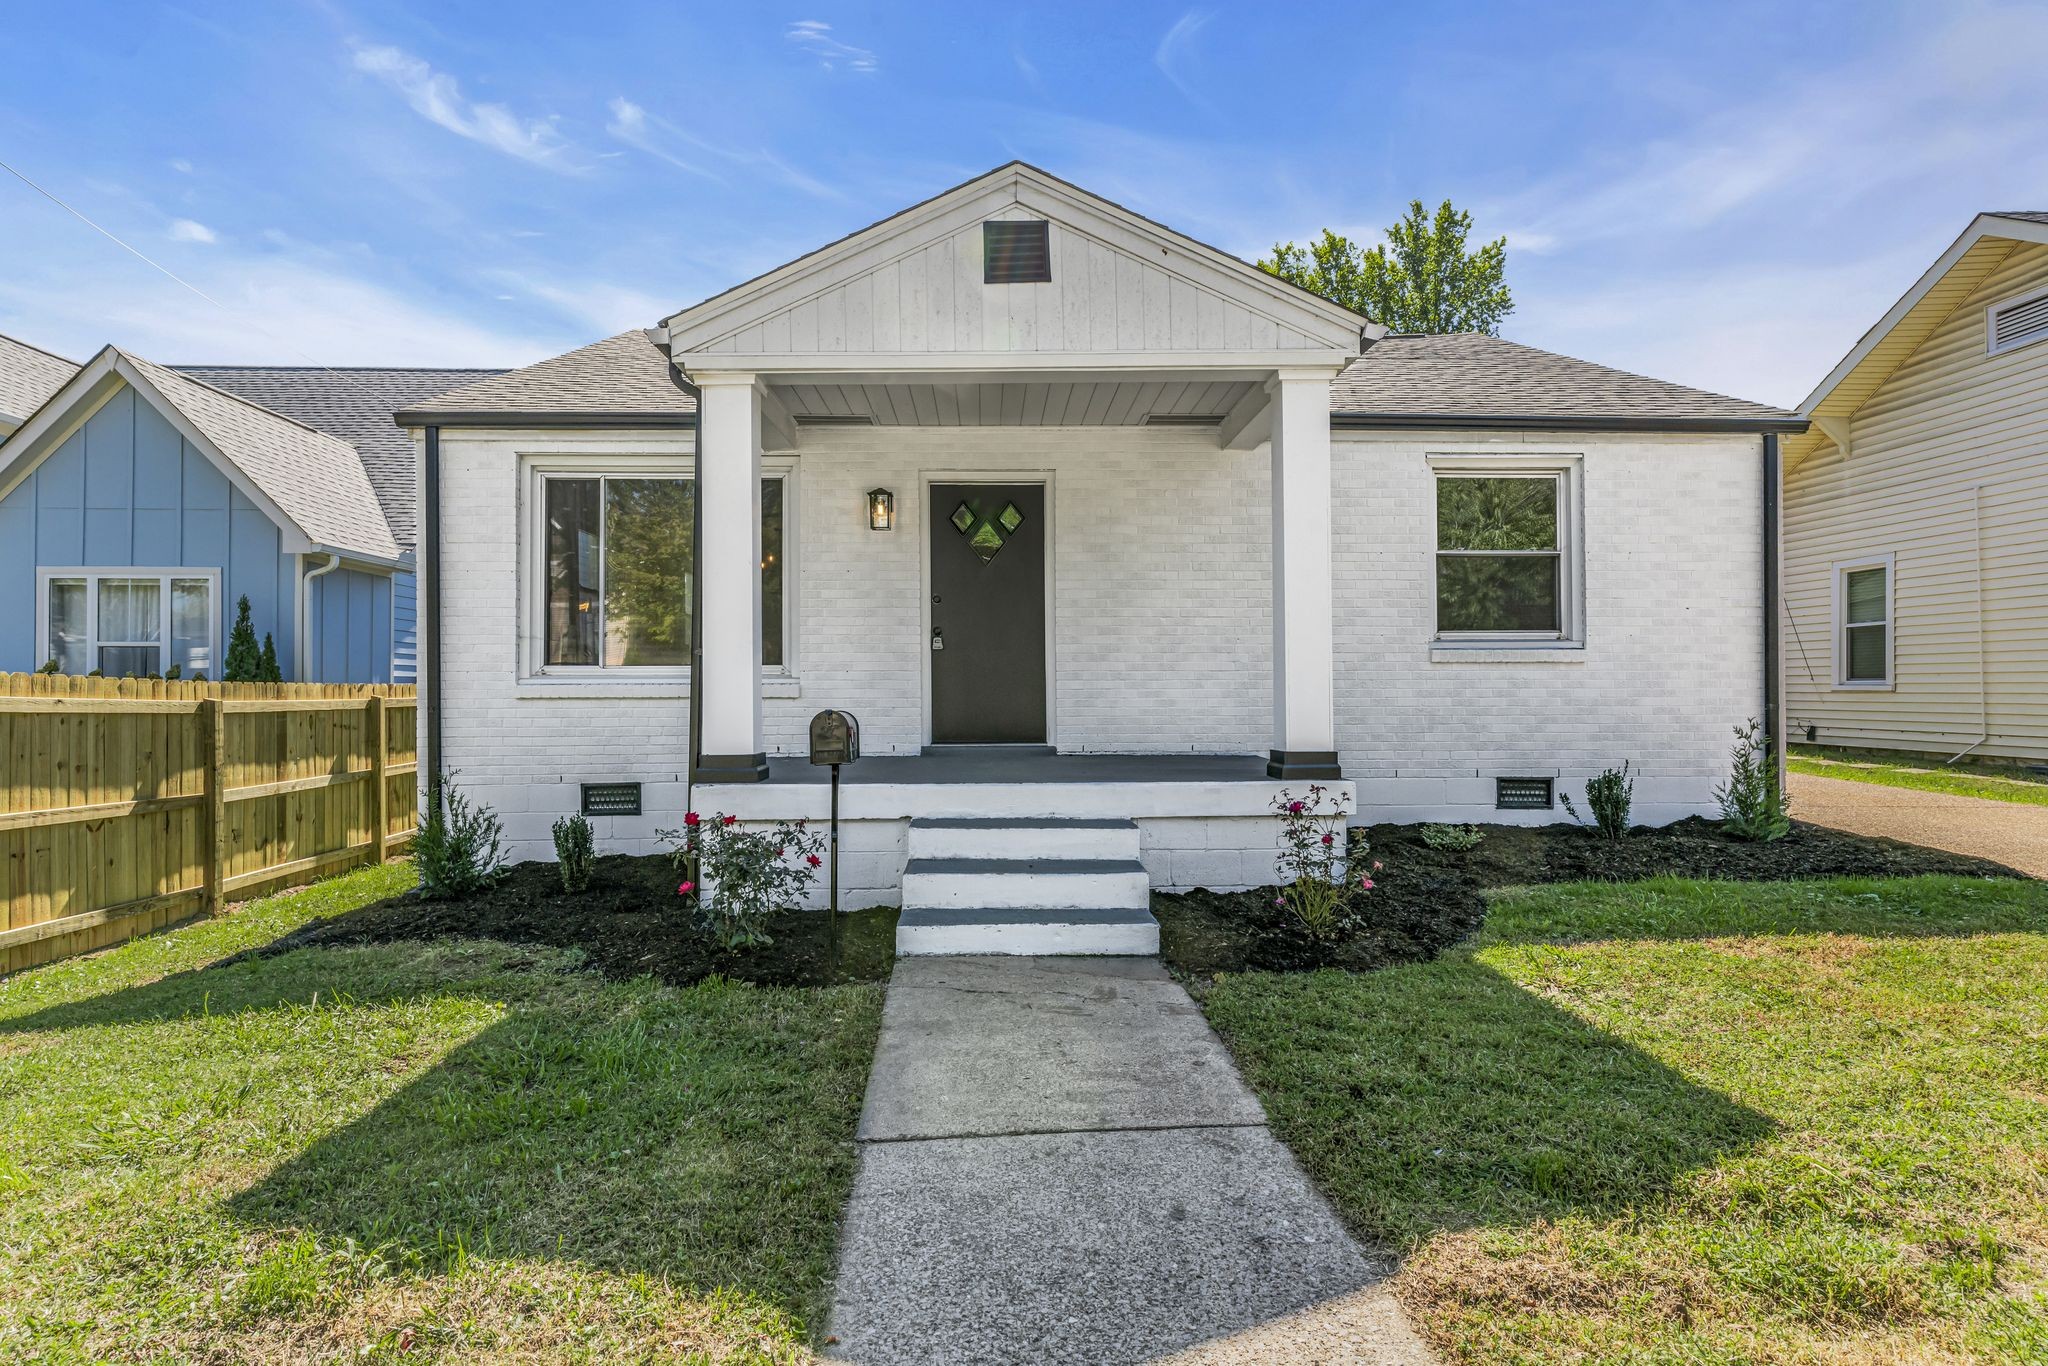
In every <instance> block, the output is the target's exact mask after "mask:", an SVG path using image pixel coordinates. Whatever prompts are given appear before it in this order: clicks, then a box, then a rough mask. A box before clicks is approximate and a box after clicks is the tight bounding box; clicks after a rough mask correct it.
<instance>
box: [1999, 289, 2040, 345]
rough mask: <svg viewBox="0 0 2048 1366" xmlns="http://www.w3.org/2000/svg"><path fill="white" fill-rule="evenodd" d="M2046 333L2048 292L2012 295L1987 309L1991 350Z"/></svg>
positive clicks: (2019, 343) (2028, 340)
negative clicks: (2011, 299)
mask: <svg viewBox="0 0 2048 1366" xmlns="http://www.w3.org/2000/svg"><path fill="white" fill-rule="evenodd" d="M2043 337H2048V294H2036V295H2034V296H2033V297H2031V298H2027V299H2014V300H2013V301H2012V302H2011V303H2009V304H1999V305H1997V306H1995V307H1994V308H1992V310H1991V354H1992V355H1994V356H1995V355H1997V354H1998V353H1999V352H2000V351H2010V350H2012V348H2014V347H2015V346H2025V345H2026V344H2027V343H2028V342H2036V341H2040V340H2041V339H2042V338H2043Z"/></svg>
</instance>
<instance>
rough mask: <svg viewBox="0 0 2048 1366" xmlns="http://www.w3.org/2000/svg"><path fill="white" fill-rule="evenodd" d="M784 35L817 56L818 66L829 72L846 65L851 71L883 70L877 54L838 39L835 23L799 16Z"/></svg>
mask: <svg viewBox="0 0 2048 1366" xmlns="http://www.w3.org/2000/svg"><path fill="white" fill-rule="evenodd" d="M783 36H784V37H786V38H788V39H789V41H790V42H792V43H795V44H796V45H797V46H798V47H800V48H802V49H804V50H805V51H806V52H809V53H810V54H811V55H812V56H814V57H816V58H817V59H818V65H819V66H822V67H824V68H825V69H826V70H827V71H837V70H839V69H840V68H841V67H844V68H845V69H846V70H848V71H859V72H863V73H873V72H875V71H878V70H880V69H881V68H880V64H879V63H878V62H876V60H875V54H874V53H872V52H870V51H869V50H868V49H866V48H864V47H855V46H854V45H853V44H851V43H846V42H841V41H840V40H839V39H837V38H834V37H833V36H832V26H831V25H830V24H828V23H826V22H825V21H824V20H822V19H799V20H797V21H796V22H795V23H793V24H791V25H790V26H789V27H788V29H786V30H785V31H784V33H783Z"/></svg>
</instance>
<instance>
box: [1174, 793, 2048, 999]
mask: <svg viewBox="0 0 2048 1366" xmlns="http://www.w3.org/2000/svg"><path fill="white" fill-rule="evenodd" d="M1479 828H1480V830H1482V831H1483V832H1484V836H1485V837H1484V838H1483V839H1482V840H1481V841H1480V843H1479V845H1478V847H1477V848H1474V849H1471V850H1468V851H1466V852H1464V853H1449V852H1444V851H1439V850H1436V849H1432V848H1430V847H1429V846H1428V845H1427V844H1424V843H1423V842H1422V827H1421V826H1419V825H1375V826H1373V827H1372V828H1371V831H1370V839H1371V843H1372V857H1373V858H1376V859H1378V860H1380V861H1381V862H1382V863H1383V864H1384V865H1385V867H1384V868H1383V869H1382V870H1381V871H1380V872H1379V873H1376V874H1374V878H1375V881H1376V885H1375V887H1374V888H1373V890H1372V892H1371V893H1370V894H1369V895H1368V896H1367V897H1366V899H1365V901H1364V902H1363V903H1362V910H1363V914H1362V915H1361V917H1360V923H1359V924H1358V925H1357V926H1356V927H1355V928H1353V929H1352V930H1351V931H1350V932H1348V933H1346V934H1345V935H1343V936H1341V937H1340V938H1338V939H1337V940H1336V941H1335V942H1330V943H1326V942H1324V941H1321V940H1317V939H1312V938H1310V937H1309V936H1308V934H1307V933H1306V932H1304V931H1303V930H1302V928H1301V922H1300V921H1298V920H1296V919H1295V918H1294V916H1293V915H1292V914H1291V913H1290V912H1289V911H1288V910H1287V909H1286V908H1285V907H1283V906H1279V905H1276V904H1274V903H1275V898H1276V897H1277V896H1278V895H1279V894H1278V892H1277V891H1276V890H1275V889H1273V888H1270V887H1268V888H1263V889H1260V890H1256V891H1250V892H1206V891H1196V892H1188V893H1185V894H1182V895H1167V894H1163V893H1162V894H1155V895H1154V896H1153V898H1152V913H1153V914H1154V915H1155V916H1156V917H1158V920H1159V925H1160V934H1159V938H1160V949H1161V952H1162V953H1163V954H1164V955H1165V957H1166V960H1167V961H1168V962H1169V963H1171V964H1172V965H1173V966H1174V967H1176V968H1179V969H1180V970H1182V971H1184V972H1189V973H1193V974H1196V975H1199V976H1207V975H1212V974H1214V973H1218V972H1243V971H1248V970H1258V971H1270V972H1301V971H1309V970H1313V969H1316V968H1349V969H1352V970H1354V971H1356V970H1364V969H1369V968H1379V967H1390V966H1393V965H1395V964H1399V963H1417V962H1423V961H1426V960H1428V959H1431V958H1434V957H1436V956H1437V955H1438V954H1439V953H1442V952H1443V951H1444V950H1445V949H1447V948H1449V947H1450V946H1451V945H1452V944H1455V943H1457V942H1458V941H1459V940H1461V939H1463V938H1465V937H1466V936H1467V935H1469V934H1471V933H1472V932H1473V931H1474V930H1476V929H1478V928H1479V926H1480V923H1481V922H1482V921H1484V920H1485V918H1486V899H1485V895H1484V893H1485V891H1486V889H1488V888H1494V887H1517V886H1529V885H1532V884H1537V883H1546V882H1638V881H1641V880H1643V879H1644V878H1653V877H1685V878H1722V879H1726V880H1729V881H1735V882H1778V881H1790V880H1798V879H1804V878H1829V877H1873V878H1875V877H1912V876H1916V875H1919V874H1927V873H1943V874H1951V875H1957V876H1963V877H2018V876H2021V874H2019V873H2016V872H2015V871H2014V870H2012V869H2010V868H2007V867H2005V866H2004V865H2003V864H1997V863H1991V862H1988V861H1987V860H1984V859H1978V858H1970V857H1968V856H1966V855H1962V854H1951V853H1947V852H1945V851H1943V850H1939V849H1923V848H1921V847H1919V846H1918V845H1912V844H1902V843H1900V842H1898V841H1896V840H1881V839H1869V838H1866V837H1864V836H1862V835H1851V834H1848V833H1846V832H1844V831H1840V830H1829V829H1825V828H1823V827H1821V826H1814V825H1803V824H1799V823H1797V822H1795V823H1794V824H1793V827H1792V833H1791V834H1789V835H1787V836H1786V837H1785V838H1784V839H1782V840H1777V841H1774V842H1772V843H1770V844H1749V843H1745V842H1743V841H1741V840H1736V839H1731V838H1730V837H1729V836H1727V835H1726V834H1723V833H1722V831H1721V827H1720V826H1719V825H1718V824H1717V823H1715V822H1713V821H1710V820H1707V819H1704V818H1701V817H1693V818H1691V819H1688V820H1683V821H1679V822H1677V823H1676V824H1673V825H1667V826H1662V827H1658V828H1650V827H1646V826H1639V827H1637V828H1636V829H1635V830H1634V831H1632V832H1630V834H1629V837H1628V838H1627V839H1625V840H1622V841H1620V842H1619V843H1613V842H1610V841H1607V840H1603V839H1601V838H1600V837H1599V836H1598V835H1596V834H1594V833H1593V832H1592V831H1590V830H1588V829H1586V828H1585V827H1583V826H1577V825H1546V826H1516V825H1484V826H1481V827H1479Z"/></svg>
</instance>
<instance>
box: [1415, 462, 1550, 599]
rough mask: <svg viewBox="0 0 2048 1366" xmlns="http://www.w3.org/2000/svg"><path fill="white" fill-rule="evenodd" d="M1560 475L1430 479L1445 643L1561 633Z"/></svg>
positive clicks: (1454, 474)
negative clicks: (1433, 492)
mask: <svg viewBox="0 0 2048 1366" xmlns="http://www.w3.org/2000/svg"><path fill="white" fill-rule="evenodd" d="M1568 482H1569V481H1568V479H1567V476H1566V472H1565V471H1563V470H1545V471H1541V472H1530V473H1526V474H1524V473H1513V474H1507V473H1495V472H1490V471H1485V472H1482V471H1473V472H1469V473H1468V472H1465V471H1462V470H1448V469H1443V468H1439V469H1438V471H1437V475H1436V629H1437V634H1438V635H1439V636H1445V637H1488V636H1493V637H1509V638H1531V639H1559V638H1561V637H1563V636H1565V635H1566V634H1567V624H1568V621H1567V619H1568V610H1567V608H1568V604H1567V586H1568V581H1569V565H1568V563H1567V555H1566V552H1567V548H1568V526H1569V519H1568V516H1567V500H1566V496H1565V493H1566V489H1567V487H1568Z"/></svg>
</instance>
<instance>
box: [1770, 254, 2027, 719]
mask: <svg viewBox="0 0 2048 1366" xmlns="http://www.w3.org/2000/svg"><path fill="white" fill-rule="evenodd" d="M2041 289H2048V247H2043V246H2037V245H2033V244H2021V245H2018V246H2016V247H2014V249H2013V250H2012V252H2011V253H2010V254H2009V255H2008V256H2006V257H2005V259H2004V260H2002V261H2001V262H2000V263H1999V265H1998V267H1997V268H1996V269H1995V270H1993V271H1992V272H1991V274H1990V275H1989V276H1988V277H1987V278H1986V279H1985V280H1984V282H1983V283H1982V284H1981V285H1980V286H1979V287H1978V288H1977V289H1976V290H1975V291H1974V292H1973V293H1972V294H1970V295H1969V296H1968V297H1967V298H1965V299H1964V300H1963V301H1962V302H1961V303H1960V304H1959V305H1957V307H1956V308H1955V310H1954V311H1953V312H1952V313H1950V314H1949V316H1948V317H1947V318H1946V319H1944V320H1943V321H1942V322H1941V324H1940V325H1939V326H1938V327H1936V328H1935V330H1934V331H1933V333H1932V334H1931V335H1929V337H1928V338H1927V340H1926V341H1925V342H1924V343H1923V344H1922V345H1921V346H1920V347H1919V348H1918V349H1917V350H1916V351H1915V352H1914V353H1913V354H1912V355H1911V356H1909V357H1907V358H1906V360H1905V361H1904V362H1903V363H1901V364H1900V365H1899V367H1898V368H1897V369H1896V370H1895V371H1894V372H1893V373H1892V374H1891V375H1890V376H1889V377H1887V378H1886V380H1885V382H1884V383H1883V384H1882V385H1881V386H1880V387H1879V388H1878V389H1877V390H1876V391H1875V392H1874V393H1873V394H1872V395H1871V396H1870V398H1869V399H1868V400H1867V401H1866V402H1865V403H1864V404H1863V406H1862V407H1861V408H1860V409H1858V410H1857V411H1856V413H1855V414H1854V416H1853V419H1852V427H1851V435H1850V441H1849V445H1850V454H1849V456H1848V457H1847V458H1844V456H1843V455H1842V453H1841V451H1840V450H1838V449H1837V448H1836V447H1835V445H1834V444H1833V443H1832V442H1825V443H1821V444H1819V445H1817V446H1816V447H1815V448H1814V449H1813V450H1812V452H1811V454H1809V455H1806V456H1805V457H1804V458H1802V459H1798V460H1795V461H1793V462H1792V463H1791V464H1790V465H1789V466H1788V468H1787V470H1786V475H1785V583H1784V603H1785V618H1786V621H1785V624H1786V627H1787V629H1786V633H1785V673H1786V714H1787V718H1788V720H1789V722H1790V725H1791V732H1792V736H1793V738H1794V739H1798V738H1801V736H1802V732H1803V728H1804V727H1806V726H1808V725H1813V726H1818V727H1819V738H1820V739H1821V740H1822V741H1823V742H1827V743H1833V744H1844V745H1869V746H1885V747H1898V748H1908V749H1922V750H1938V751H1945V752H1950V753H1952V752H1955V751H1958V750H1961V749H1963V748H1965V747H1966V746H1969V745H1971V744H1974V743H1975V742H1976V741H1977V740H1978V739H1979V737H1980V735H1981V734H1982V729H1983V727H1984V724H1985V715H1986V711H1987V705H1986V699H1988V718H1989V730H1990V732H1991V738H1990V740H1989V741H1988V742H1987V743H1985V744H1983V745H1982V746H1980V747H1979V748H1978V749H1977V750H1976V751H1975V752H1976V753H1979V754H1985V755H2005V756H2016V757H2022V758H2029V759H2048V341H2043V342H2036V343H2033V344H2031V345H2028V346H2023V347H2019V348H2015V349H2013V350H2009V351H2006V352H2004V353H2003V354H2001V355H1996V356H1993V355H1988V354H1986V346H1985V308H1986V306H1987V305H1989V304H1992V303H1995V302H1999V301H2002V300H2006V299H2009V298H2011V297H2013V296H2015V295H2020V294H2024V293H2028V292H2031V291H2034V290H2041ZM1980 487H1981V490H1982V505H1983V513H1982V548H1983V549H1982V557H1981V562H1980V556H1979V547H1978V542H1979V532H1978V527H1977V517H1976V506H1975V504H1976V499H1977V496H1978V490H1979V489H1980ZM1885 554H1890V555H1893V556H1895V557H1896V565H1895V569H1894V574H1895V579H1894V583H1893V590H1892V591H1893V628H1892V629H1893V631H1894V645H1893V649H1894V665H1893V683H1894V686H1893V688H1892V689H1891V690H1890V691H1873V690H1844V689H1838V688H1836V687H1835V686H1834V685H1835V680H1836V678H1837V676H1838V675H1837V667H1836V659H1835V651H1836V629H1835V628H1836V623H1835V618H1834V602H1835V584H1834V566H1835V565H1836V564H1838V563H1840V562H1842V561H1846V560H1855V559H1859V558H1863V557H1868V556H1876V555H1885ZM1980 589H1981V593H1982V602H1983V639H1984V648H1983V651H1982V653H1981V654H1980V651H1979V627H1978V613H1979V606H1978V604H1979V593H1980ZM1984 685H1988V687H1986V686H1984Z"/></svg>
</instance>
